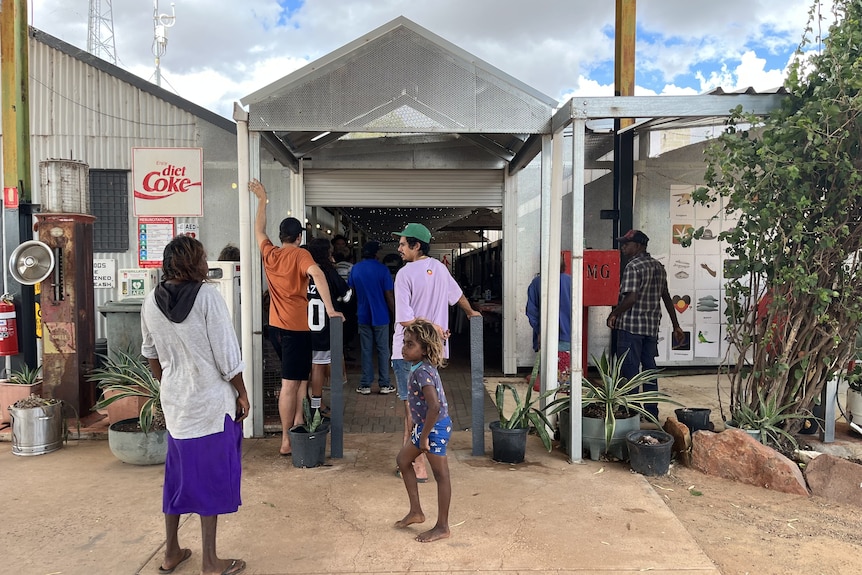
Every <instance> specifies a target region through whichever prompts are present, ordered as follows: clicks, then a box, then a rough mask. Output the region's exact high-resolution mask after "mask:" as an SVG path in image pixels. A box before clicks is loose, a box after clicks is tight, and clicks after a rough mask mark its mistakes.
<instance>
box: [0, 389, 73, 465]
mask: <svg viewBox="0 0 862 575" xmlns="http://www.w3.org/2000/svg"><path fill="white" fill-rule="evenodd" d="M9 414H10V415H11V416H12V453H13V454H14V455H25V456H26V455H43V454H45V453H51V452H52V451H57V450H58V449H60V448H61V447H62V446H63V402H61V401H58V402H56V403H53V404H51V405H43V406H39V407H24V408H18V407H9Z"/></svg>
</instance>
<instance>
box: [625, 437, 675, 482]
mask: <svg viewBox="0 0 862 575" xmlns="http://www.w3.org/2000/svg"><path fill="white" fill-rule="evenodd" d="M646 436H650V437H652V438H654V439H656V440H658V443H656V444H649V443H646V442H644V438H645V437H646ZM626 445H627V446H628V448H629V465H631V468H632V471H634V472H636V473H640V474H641V475H664V474H666V473H667V470H668V469H669V468H670V457H671V450H672V449H673V436H672V435H671V434H669V433H665V432H664V431H659V430H657V429H641V430H639V431H632V432H629V434H628V435H626Z"/></svg>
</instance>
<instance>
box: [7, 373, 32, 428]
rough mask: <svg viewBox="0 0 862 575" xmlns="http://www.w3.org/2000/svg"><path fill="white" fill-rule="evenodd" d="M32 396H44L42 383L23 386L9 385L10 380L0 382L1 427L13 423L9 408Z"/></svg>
mask: <svg viewBox="0 0 862 575" xmlns="http://www.w3.org/2000/svg"><path fill="white" fill-rule="evenodd" d="M30 394H33V395H38V396H40V397H41V395H42V382H41V381H39V382H36V383H33V384H30V385H21V384H18V383H9V381H8V380H6V379H3V380H0V426H3V425H6V424H9V423H11V422H12V418H11V417H10V416H9V406H10V405H12V404H13V403H15V402H16V401H18V400H19V399H25V398H27V397H30Z"/></svg>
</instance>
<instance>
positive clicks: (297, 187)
mask: <svg viewBox="0 0 862 575" xmlns="http://www.w3.org/2000/svg"><path fill="white" fill-rule="evenodd" d="M288 198H289V200H288V201H289V209H290V212H291V213H292V214H293V217H294V218H296V219H297V220H299V221H300V222H301V223H302V225H303V226H304V225H305V175H304V173H303V168H302V161H300V162H299V169H298V170H297V171H296V172H295V173H294V172H293V171H290V191H289V192H288ZM279 221H280V220H279ZM303 229H304V228H303ZM308 239H309V238H306V241H308Z"/></svg>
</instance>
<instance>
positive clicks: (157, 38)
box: [153, 0, 177, 86]
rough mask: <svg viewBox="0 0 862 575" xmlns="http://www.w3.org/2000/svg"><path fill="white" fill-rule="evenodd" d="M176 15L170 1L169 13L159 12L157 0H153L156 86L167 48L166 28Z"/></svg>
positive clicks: (160, 81)
mask: <svg viewBox="0 0 862 575" xmlns="http://www.w3.org/2000/svg"><path fill="white" fill-rule="evenodd" d="M176 21H177V16H176V12H175V11H174V3H173V2H171V14H170V16H168V15H167V14H159V0H153V56H155V57H156V72H155V76H156V86H161V85H162V70H161V61H162V56H164V55H165V50H167V48H168V28H170V27H171V26H173V25H174V24H176Z"/></svg>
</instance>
